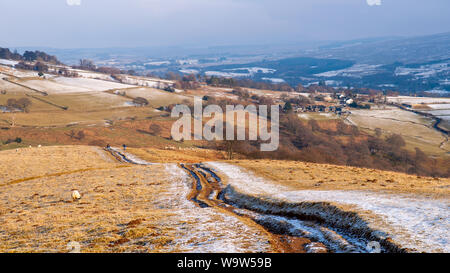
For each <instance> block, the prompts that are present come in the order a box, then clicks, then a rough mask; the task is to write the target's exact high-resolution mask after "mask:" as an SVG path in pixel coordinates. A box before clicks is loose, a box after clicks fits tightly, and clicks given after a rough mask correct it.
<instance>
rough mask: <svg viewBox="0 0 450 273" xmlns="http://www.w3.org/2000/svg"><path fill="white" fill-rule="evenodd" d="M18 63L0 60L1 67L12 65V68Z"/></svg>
mask: <svg viewBox="0 0 450 273" xmlns="http://www.w3.org/2000/svg"><path fill="white" fill-rule="evenodd" d="M18 63H19V62H18V61H12V60H6V59H0V64H3V65H12V66H14V65H16V64H18Z"/></svg>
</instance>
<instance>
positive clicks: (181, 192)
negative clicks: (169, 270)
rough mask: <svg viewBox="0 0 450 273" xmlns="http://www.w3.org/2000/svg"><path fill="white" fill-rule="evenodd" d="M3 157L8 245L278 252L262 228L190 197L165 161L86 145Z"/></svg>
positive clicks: (0, 194) (2, 227)
mask: <svg viewBox="0 0 450 273" xmlns="http://www.w3.org/2000/svg"><path fill="white" fill-rule="evenodd" d="M0 160H2V164H1V168H2V173H3V177H2V183H3V185H2V186H0V189H1V190H0V252H67V251H68V249H67V244H68V243H69V242H73V241H75V242H78V243H80V245H81V252H186V251H194V252H195V251H200V252H209V251H213V252H216V251H218V252H221V251H235V250H237V251H271V247H270V245H269V244H268V243H267V238H266V235H265V234H263V233H262V232H260V231H258V230H256V229H254V228H251V227H248V226H246V225H245V224H243V223H240V222H239V221H238V220H237V219H235V218H232V217H228V216H224V215H222V214H221V213H219V212H218V211H216V210H215V209H212V208H205V209H200V208H198V207H197V206H195V205H194V204H193V203H192V202H191V201H188V200H187V199H186V195H187V192H188V191H189V185H188V184H189V183H191V182H190V181H189V180H186V181H183V180H182V179H181V178H180V177H177V175H176V174H174V173H172V169H166V168H167V167H166V166H165V165H153V166H134V165H126V164H119V163H116V162H114V161H111V159H110V157H109V156H108V155H107V154H106V153H103V152H102V151H101V150H100V151H99V150H98V149H97V148H93V147H83V146H70V147H42V148H39V149H38V148H33V149H22V150H20V151H19V152H18V153H16V151H15V150H14V151H3V152H0ZM174 167H175V170H176V169H177V167H176V166H175V165H174ZM83 168H90V169H85V170H83V171H77V170H80V169H83ZM54 172H56V175H55V173H54ZM180 172H181V171H180ZM181 173H183V172H181ZM29 176H33V177H29ZM27 177H28V178H30V179H28V180H26V179H23V178H27ZM8 181H9V182H11V181H15V182H14V183H9V184H8V183H6V184H5V182H8ZM73 190H78V191H79V192H80V193H81V195H82V198H81V199H80V200H78V201H72V197H71V192H72V191H73ZM211 238H214V240H211ZM217 247H223V248H222V249H220V248H217Z"/></svg>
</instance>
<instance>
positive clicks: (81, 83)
mask: <svg viewBox="0 0 450 273" xmlns="http://www.w3.org/2000/svg"><path fill="white" fill-rule="evenodd" d="M54 81H55V82H57V83H60V84H62V85H66V86H67V87H68V88H67V89H66V90H70V89H72V90H74V92H83V91H77V90H87V91H84V92H89V91H105V90H111V89H124V88H131V87H133V86H132V85H127V84H122V83H115V82H110V81H103V80H95V79H86V78H66V77H57V78H55V79H54ZM69 92H70V91H69Z"/></svg>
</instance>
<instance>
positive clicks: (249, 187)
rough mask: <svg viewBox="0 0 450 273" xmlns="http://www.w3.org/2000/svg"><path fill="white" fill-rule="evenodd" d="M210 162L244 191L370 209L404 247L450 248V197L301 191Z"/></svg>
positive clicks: (379, 224) (379, 226) (376, 223)
mask: <svg viewBox="0 0 450 273" xmlns="http://www.w3.org/2000/svg"><path fill="white" fill-rule="evenodd" d="M208 164H209V165H210V166H212V167H213V168H214V169H215V170H217V171H219V172H221V173H223V174H225V175H226V176H228V183H229V184H230V185H232V186H233V187H235V188H236V189H237V190H239V191H240V192H242V193H245V194H250V195H253V196H255V195H256V196H258V195H259V196H264V197H269V198H273V199H275V200H284V201H288V202H292V203H300V202H332V203H338V204H343V205H350V206H352V207H355V209H356V210H357V211H362V212H365V211H369V212H370V213H373V214H374V215H376V216H377V217H381V219H382V221H381V222H380V221H379V220H375V219H374V220H373V221H371V223H370V224H371V225H373V226H374V227H375V228H376V229H377V230H380V231H382V232H386V233H387V234H389V236H390V237H391V238H392V239H393V240H394V242H396V243H398V244H399V245H401V246H402V247H403V248H409V249H411V250H413V251H418V252H421V251H425V252H449V251H450V235H449V232H448V231H449V229H450V200H449V199H441V200H436V199H427V198H424V197H417V196H413V195H399V194H395V195H394V194H386V193H377V192H370V191H342V190H339V191H314V190H303V191H298V190H293V189H292V188H289V187H286V186H280V185H275V184H273V183H272V182H270V181H268V180H266V179H263V178H261V177H257V176H255V175H254V174H253V173H251V172H248V171H246V170H244V169H242V168H240V167H237V166H234V165H230V164H227V163H217V162H210V163H208Z"/></svg>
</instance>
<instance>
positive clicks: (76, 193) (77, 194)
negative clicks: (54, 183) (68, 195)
mask: <svg viewBox="0 0 450 273" xmlns="http://www.w3.org/2000/svg"><path fill="white" fill-rule="evenodd" d="M72 199H73V201H76V200H79V199H81V194H80V192H79V191H77V190H74V191H73V192H72Z"/></svg>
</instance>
